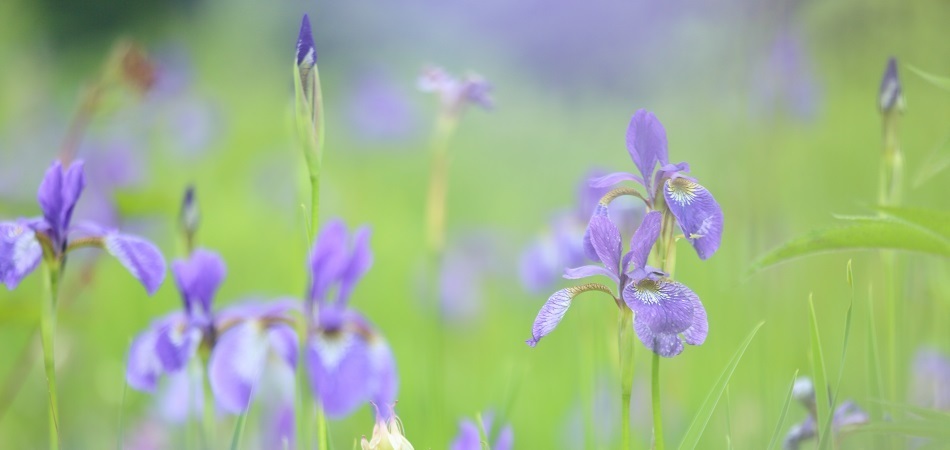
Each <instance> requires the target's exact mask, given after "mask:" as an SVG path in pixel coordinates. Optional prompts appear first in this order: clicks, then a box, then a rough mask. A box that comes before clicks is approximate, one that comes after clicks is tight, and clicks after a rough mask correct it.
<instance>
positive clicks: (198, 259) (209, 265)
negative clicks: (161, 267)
mask: <svg viewBox="0 0 950 450" xmlns="http://www.w3.org/2000/svg"><path fill="white" fill-rule="evenodd" d="M172 274H173V275H174V276H175V284H177V285H178V291H179V292H180V293H181V296H182V298H184V300H185V310H186V311H187V312H188V314H189V316H190V317H191V318H192V319H193V320H196V321H197V322H198V323H201V324H205V323H210V321H211V302H212V300H213V299H214V294H215V292H217V291H218V287H219V286H221V282H222V281H224V277H225V275H226V274H227V267H226V266H225V265H224V261H223V260H222V259H221V257H220V256H218V254H217V253H214V252H211V251H208V250H205V249H200V248H199V249H197V250H195V251H194V252H193V253H192V254H191V257H189V258H188V259H186V260H181V259H179V260H176V261H174V262H173V263H172Z"/></svg>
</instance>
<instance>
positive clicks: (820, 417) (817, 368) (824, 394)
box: [808, 295, 831, 449]
mask: <svg viewBox="0 0 950 450" xmlns="http://www.w3.org/2000/svg"><path fill="white" fill-rule="evenodd" d="M808 309H809V313H810V318H811V320H810V323H811V327H810V328H811V365H812V376H813V377H814V378H815V403H816V407H815V409H816V412H815V416H816V417H815V421H816V423H819V424H823V423H825V421H827V420H829V419H830V417H831V414H830V409H831V408H830V404H831V402H830V400H829V399H828V377H827V375H826V372H825V358H824V355H823V354H822V351H821V336H820V334H819V333H818V316H817V315H816V314H815V301H814V298H813V297H812V296H811V295H809V296H808ZM822 431H824V430H822ZM827 437H828V436H827V435H826V434H821V433H820V434H818V448H819V449H821V448H825V447H824V446H825V445H827V442H828V439H827Z"/></svg>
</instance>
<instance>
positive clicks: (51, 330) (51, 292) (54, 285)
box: [40, 261, 59, 449]
mask: <svg viewBox="0 0 950 450" xmlns="http://www.w3.org/2000/svg"><path fill="white" fill-rule="evenodd" d="M58 264H59V263H58V261H47V262H46V263H45V264H44V265H43V266H44V267H45V268H46V272H47V273H46V294H47V295H46V299H44V301H43V310H42V314H41V317H40V335H41V337H42V340H43V367H44V369H46V387H47V390H48V391H49V447H50V448H51V449H58V448H59V403H58V400H57V395H56V358H55V354H54V351H53V339H54V338H55V335H56V300H57V298H58V296H59V266H58Z"/></svg>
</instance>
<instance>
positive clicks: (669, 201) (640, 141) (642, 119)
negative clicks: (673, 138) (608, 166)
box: [591, 109, 723, 260]
mask: <svg viewBox="0 0 950 450" xmlns="http://www.w3.org/2000/svg"><path fill="white" fill-rule="evenodd" d="M627 152H629V153H630V158H631V159H632V160H633V163H634V165H636V166H637V169H638V170H639V172H640V175H635V174H632V173H628V172H617V173H612V174H609V175H605V176H603V177H601V178H598V179H596V180H593V181H592V182H591V185H593V186H597V187H607V186H613V185H616V184H618V183H620V182H622V181H634V182H636V183H637V184H640V185H641V186H643V188H644V189H645V190H646V194H647V195H646V196H644V201H645V202H646V203H647V207H649V208H662V207H663V205H661V204H660V201H661V200H662V201H663V202H664V204H665V208H666V209H668V210H669V211H670V212H671V213H672V214H673V217H675V218H676V222H677V224H679V227H680V229H681V230H682V231H683V234H684V235H685V237H686V239H687V240H688V241H689V242H690V244H692V245H693V248H694V249H696V254H698V255H699V259H703V260H705V259H708V258H709V257H710V256H712V255H713V254H714V253H716V250H719V244H720V242H721V241H722V225H723V216H722V209H721V208H720V207H719V203H718V202H716V199H715V198H714V197H713V195H712V194H711V193H710V192H709V191H708V190H707V189H706V188H705V187H703V186H702V185H700V184H699V182H698V181H697V180H696V179H695V178H693V177H690V176H687V175H685V174H686V173H689V164H687V163H685V162H681V163H678V164H671V163H670V160H669V156H668V155H667V141H666V129H664V128H663V124H662V123H660V121H659V120H658V119H657V118H656V116H655V115H653V113H651V112H649V111H647V110H645V109H641V110H639V111H637V112H636V113H635V114H634V115H633V118H631V119H630V125H629V126H628V127H627ZM657 166H659V169H657ZM661 190H662V196H661V195H660V194H661V192H660V191H661ZM601 206H602V207H606V205H605V204H602V205H601Z"/></svg>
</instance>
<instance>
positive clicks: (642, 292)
mask: <svg viewBox="0 0 950 450" xmlns="http://www.w3.org/2000/svg"><path fill="white" fill-rule="evenodd" d="M634 289H636V291H637V297H638V298H639V299H640V300H641V301H643V302H644V303H649V304H651V305H656V304H659V303H660V302H661V301H663V300H665V299H666V298H667V297H669V295H668V294H667V293H666V292H663V291H662V290H660V283H659V282H657V281H656V280H651V279H649V278H644V279H643V280H640V282H639V283H637V284H636V286H635V287H634Z"/></svg>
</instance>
